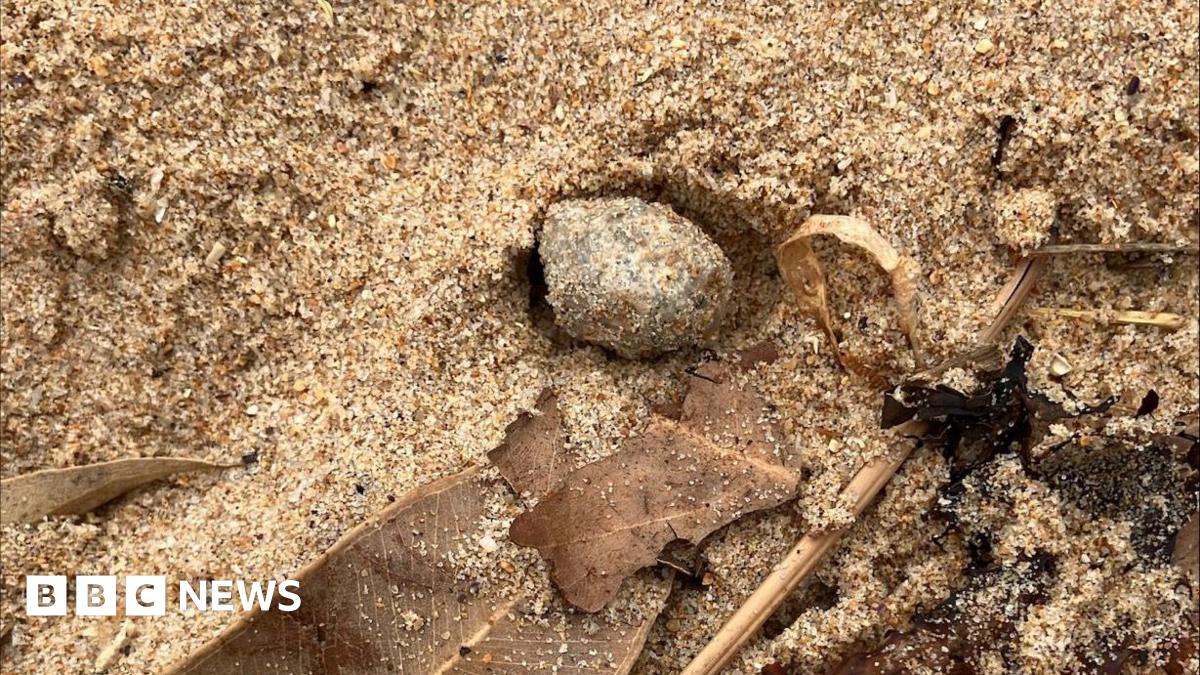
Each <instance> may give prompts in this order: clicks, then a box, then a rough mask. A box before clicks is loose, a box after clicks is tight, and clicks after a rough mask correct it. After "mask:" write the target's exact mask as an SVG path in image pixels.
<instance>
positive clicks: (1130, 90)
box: [1125, 75, 1142, 96]
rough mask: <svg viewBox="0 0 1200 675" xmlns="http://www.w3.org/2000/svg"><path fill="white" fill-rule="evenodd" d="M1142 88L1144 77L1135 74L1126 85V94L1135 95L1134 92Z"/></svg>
mask: <svg viewBox="0 0 1200 675" xmlns="http://www.w3.org/2000/svg"><path fill="white" fill-rule="evenodd" d="M1141 88H1142V78H1140V77H1138V76H1137V75H1134V76H1133V79H1132V80H1130V81H1129V84H1127V85H1125V95H1126V96H1133V95H1134V94H1136V93H1138V90H1139V89H1141Z"/></svg>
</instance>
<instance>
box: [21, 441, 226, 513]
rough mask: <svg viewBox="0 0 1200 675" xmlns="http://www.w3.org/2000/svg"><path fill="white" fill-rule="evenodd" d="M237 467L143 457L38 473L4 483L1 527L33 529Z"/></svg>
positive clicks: (179, 459) (167, 458)
mask: <svg viewBox="0 0 1200 675" xmlns="http://www.w3.org/2000/svg"><path fill="white" fill-rule="evenodd" d="M230 466H233V465H222V464H212V463H210V462H203V461H200V460H198V459H183V458H176V457H138V458H134V459H118V460H115V461H112V462H101V463H99V464H88V465H85V466H73V467H70V468H67V469H46V470H44V471H34V472H33V473H27V474H25V475H23V476H16V477H14V478H8V479H6V480H3V481H0V524H4V525H8V524H10V523H28V522H32V521H36V520H39V519H40V518H42V517H44V516H58V515H70V514H77V513H87V512H88V511H91V510H92V509H94V508H96V507H97V506H100V505H101V504H104V503H105V502H107V501H110V500H112V499H115V498H117V497H119V496H121V495H123V494H125V493H126V492H128V491H130V490H132V489H134V488H136V487H138V486H141V485H145V484H146V483H149V482H152V481H156V480H160V479H162V478H166V477H168V476H170V475H172V474H176V473H182V472H185V471H212V470H214V469H227V468H229V467H230Z"/></svg>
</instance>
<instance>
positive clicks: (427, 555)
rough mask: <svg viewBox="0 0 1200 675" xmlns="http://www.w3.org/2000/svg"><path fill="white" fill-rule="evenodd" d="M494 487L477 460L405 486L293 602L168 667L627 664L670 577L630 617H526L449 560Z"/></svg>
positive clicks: (607, 667)
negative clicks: (550, 619) (411, 486)
mask: <svg viewBox="0 0 1200 675" xmlns="http://www.w3.org/2000/svg"><path fill="white" fill-rule="evenodd" d="M492 492H493V486H492V485H489V484H488V483H486V482H485V481H483V480H482V479H481V478H480V476H479V472H478V470H477V469H469V470H467V471H464V472H462V473H459V474H456V475H454V476H450V477H448V478H444V479H442V480H438V481H435V482H433V483H429V484H427V485H425V486H423V487H420V488H417V489H416V490H413V491H411V492H409V493H408V494H407V495H405V496H404V497H403V498H401V499H400V500H398V501H397V502H396V503H395V504H393V505H391V506H390V507H388V508H387V509H386V510H384V511H383V512H381V513H380V514H379V515H377V516H375V517H373V518H371V519H370V520H368V521H366V522H365V523H363V524H361V525H359V526H358V527H356V528H354V529H353V530H351V531H350V532H349V533H347V534H346V535H345V536H344V537H342V539H341V540H339V541H338V542H337V543H336V544H335V545H334V546H333V547H332V548H330V549H329V550H328V551H326V552H325V554H323V555H322V556H321V557H320V558H318V559H317V560H316V561H315V562H313V563H312V564H310V565H308V566H307V567H305V568H304V569H303V570H301V571H300V572H299V573H298V574H297V578H298V579H299V580H300V591H299V594H300V597H301V600H302V602H301V605H300V608H299V609H298V610H296V611H294V612H280V611H278V610H271V611H269V612H260V611H258V610H255V611H253V612H251V613H249V614H247V615H245V616H244V617H243V618H242V619H241V620H239V621H238V622H237V623H236V624H235V625H233V626H232V627H230V628H229V629H227V630H226V631H224V632H223V633H222V634H221V635H220V636H219V637H218V638H217V639H215V640H213V641H212V642H210V643H209V644H208V645H206V646H205V647H203V648H202V649H201V650H200V651H198V652H197V653H195V654H193V655H192V656H191V657H189V658H188V659H187V660H186V661H184V662H183V663H181V664H178V665H177V666H175V667H174V668H173V669H172V670H171V671H170V672H172V673H177V674H178V673H187V674H189V675H191V674H196V675H198V674H199V673H205V674H206V675H208V674H213V673H216V674H221V673H238V674H239V675H240V674H242V673H264V674H266V673H280V674H281V675H282V674H285V673H286V674H287V675H297V674H306V673H314V674H315V673H320V674H325V673H389V672H394V673H482V672H489V673H527V672H550V671H551V670H554V671H556V672H585V671H587V672H600V673H615V674H617V675H623V674H624V673H627V672H628V671H629V669H630V668H631V667H632V665H633V662H634V661H635V660H636V659H637V656H638V654H639V653H640V651H641V647H642V644H643V642H644V641H645V639H646V635H647V633H648V632H649V630H650V626H651V625H652V624H653V622H654V618H655V616H657V614H658V612H659V611H660V610H661V608H662V605H663V603H664V602H665V600H666V595H667V593H668V592H669V590H670V584H669V583H667V582H665V581H664V580H662V579H657V578H655V579H649V580H648V581H647V583H646V585H645V587H644V588H643V589H642V590H643V595H642V596H641V599H642V600H643V603H642V604H641V605H640V606H639V608H638V609H639V611H640V612H641V615H640V616H638V617H633V620H631V621H629V622H626V621H622V620H619V619H615V618H611V617H596V616H586V615H582V614H567V615H566V616H565V617H564V618H562V619H561V620H559V621H556V622H549V623H547V622H546V621H544V620H543V621H540V622H539V621H538V620H537V619H535V618H533V617H527V616H526V615H525V613H524V612H523V611H522V610H523V608H524V604H525V602H526V600H525V598H524V597H523V596H522V595H521V593H520V592H516V593H512V592H511V591H512V589H504V588H498V587H497V586H496V585H487V584H480V583H479V582H478V580H474V579H471V578H464V575H462V574H461V573H460V566H459V565H458V564H457V563H456V562H455V561H456V559H458V558H461V556H462V551H463V550H464V549H476V548H478V546H479V544H478V540H479V538H480V537H481V536H482V534H483V528H482V526H483V521H484V519H485V518H486V516H487V513H486V511H487V505H486V502H487V499H488V495H489V494H491V493H492ZM506 590H507V591H508V592H506Z"/></svg>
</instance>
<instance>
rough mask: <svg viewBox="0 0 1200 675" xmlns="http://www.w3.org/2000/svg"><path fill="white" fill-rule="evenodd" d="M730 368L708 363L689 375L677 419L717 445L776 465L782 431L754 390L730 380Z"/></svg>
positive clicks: (731, 372) (731, 375) (778, 457)
mask: <svg viewBox="0 0 1200 675" xmlns="http://www.w3.org/2000/svg"><path fill="white" fill-rule="evenodd" d="M733 374H734V370H733V368H731V367H729V366H726V365H724V364H720V363H708V364H705V365H703V366H701V367H699V368H697V369H696V371H695V372H694V373H693V374H692V377H691V382H690V386H689V387H688V393H687V397H686V398H684V400H683V407H682V410H681V411H680V416H679V422H680V423H681V424H683V425H684V426H687V427H690V428H691V429H692V430H694V431H696V432H697V433H700V434H702V435H703V436H705V437H706V438H708V439H709V440H710V441H712V442H713V443H715V444H716V445H717V446H719V447H721V448H724V449H726V450H730V451H735V452H739V453H741V454H743V455H745V456H746V457H748V458H753V459H759V460H762V461H765V462H770V463H773V464H777V463H779V462H780V460H781V459H782V458H781V457H780V447H779V441H780V439H781V438H782V437H783V432H782V431H781V430H780V428H779V425H778V424H776V423H775V421H774V420H772V419H771V418H770V417H769V416H768V412H767V410H766V406H765V404H764V403H763V400H762V398H761V397H759V395H758V394H757V393H755V392H754V391H753V390H750V389H738V388H737V387H736V386H734V385H733V383H732V378H733Z"/></svg>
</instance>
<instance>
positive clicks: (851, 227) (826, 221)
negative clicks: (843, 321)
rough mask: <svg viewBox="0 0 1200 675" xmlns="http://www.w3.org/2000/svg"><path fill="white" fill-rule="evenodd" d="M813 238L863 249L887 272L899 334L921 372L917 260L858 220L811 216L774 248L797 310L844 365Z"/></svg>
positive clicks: (822, 269) (823, 272) (843, 217)
mask: <svg viewBox="0 0 1200 675" xmlns="http://www.w3.org/2000/svg"><path fill="white" fill-rule="evenodd" d="M818 235H831V236H834V237H837V238H838V239H839V240H841V241H842V242H844V243H847V244H850V245H852V246H856V247H858V248H861V249H863V250H864V251H866V252H867V253H869V254H871V257H873V258H874V259H875V262H877V263H878V264H879V266H880V267H882V268H883V270H884V271H885V272H887V273H888V275H889V277H890V278H891V281H892V295H893V296H894V297H895V299H896V308H897V313H898V318H899V322H900V329H901V330H902V331H903V332H904V335H905V336H906V337H907V338H908V343H909V346H910V347H911V348H912V350H913V357H914V360H915V361H916V362H917V366H918V367H919V368H921V367H924V366H923V363H924V360H923V356H922V353H921V348H920V345H919V342H918V336H917V328H918V325H917V311H918V307H917V277H918V276H919V275H920V269H919V268H918V267H917V263H916V261H914V260H913V259H912V258H910V257H908V256H905V255H901V254H900V253H899V252H897V251H896V249H895V248H894V247H893V246H892V245H891V244H890V243H888V241H887V240H886V239H884V238H883V236H881V235H880V234H879V233H878V232H876V231H875V229H874V228H872V227H871V226H870V225H868V224H867V223H865V222H864V221H862V220H859V219H858V218H853V217H850V216H828V215H816V216H812V217H811V218H809V219H808V220H806V221H804V224H803V225H801V226H800V227H799V229H797V230H796V231H795V232H794V233H793V234H792V236H791V237H790V238H788V240H787V241H785V242H783V244H781V245H780V246H779V249H778V250H777V251H776V256H777V258H778V262H779V269H780V271H781V272H782V273H783V278H784V280H785V281H787V283H788V286H790V287H791V289H792V291H793V292H794V293H795V294H796V300H797V302H798V303H799V305H800V308H801V310H802V311H804V312H805V313H806V314H808V315H809V316H811V317H813V318H814V319H815V320H816V321H817V323H818V324H819V325H820V326H821V330H823V331H824V332H825V335H826V336H827V337H828V338H829V342H830V344H831V345H832V346H833V349H834V352H835V353H836V354H837V356H838V360H839V361H841V362H842V363H843V364H845V363H846V359H845V358H844V355H843V354H842V353H841V351H840V348H839V346H838V343H839V336H838V330H837V326H836V324H835V323H834V320H833V315H832V313H831V312H830V309H829V289H828V286H827V284H826V283H825V270H824V268H823V267H822V266H821V261H820V259H818V258H817V254H816V252H814V251H813V248H812V244H811V242H810V240H811V239H812V238H813V237H815V236H818Z"/></svg>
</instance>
